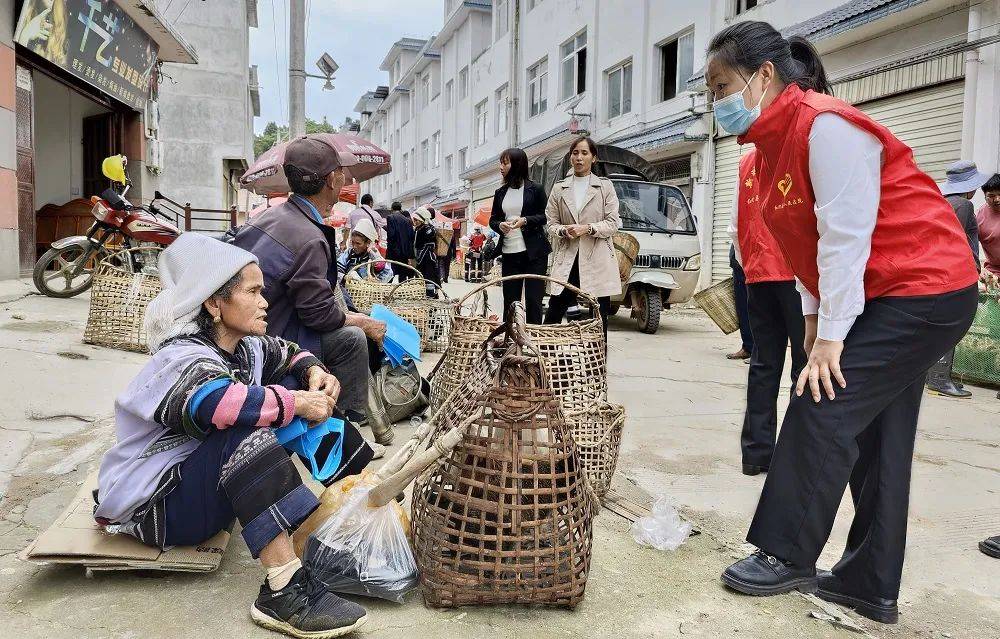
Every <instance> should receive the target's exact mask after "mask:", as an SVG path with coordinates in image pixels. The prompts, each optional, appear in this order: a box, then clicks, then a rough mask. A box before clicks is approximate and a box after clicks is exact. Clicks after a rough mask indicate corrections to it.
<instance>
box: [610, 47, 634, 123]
mask: <svg viewBox="0 0 1000 639" xmlns="http://www.w3.org/2000/svg"><path fill="white" fill-rule="evenodd" d="M631 112H632V61H631V60H629V61H628V62H626V63H625V64H622V65H620V66H617V67H615V68H613V69H611V70H610V71H608V119H609V120H610V119H611V118H617V117H618V116H619V115H624V114H626V113H631Z"/></svg>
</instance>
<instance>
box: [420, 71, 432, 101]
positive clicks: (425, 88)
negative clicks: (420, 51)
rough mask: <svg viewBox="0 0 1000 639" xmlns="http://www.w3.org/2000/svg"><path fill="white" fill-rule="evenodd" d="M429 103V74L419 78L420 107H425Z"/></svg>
mask: <svg viewBox="0 0 1000 639" xmlns="http://www.w3.org/2000/svg"><path fill="white" fill-rule="evenodd" d="M430 101H431V74H430V73H425V74H424V75H423V76H421V77H420V106H427V105H428V104H429V103H430Z"/></svg>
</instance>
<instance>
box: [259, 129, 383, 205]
mask: <svg viewBox="0 0 1000 639" xmlns="http://www.w3.org/2000/svg"><path fill="white" fill-rule="evenodd" d="M309 137H311V138H315V139H318V140H322V141H323V142H325V143H327V144H329V145H330V146H331V147H332V148H333V149H334V150H335V151H336V152H337V154H338V155H339V156H340V157H341V160H342V162H343V163H344V164H345V165H351V166H346V167H345V168H344V173H345V174H346V175H347V177H348V178H349V179H351V178H353V179H354V180H356V181H358V182H363V181H365V180H368V179H371V178H373V177H376V176H378V175H384V174H386V173H389V172H390V171H392V164H391V163H390V160H391V156H390V155H389V154H388V153H386V152H385V151H383V150H382V149H380V148H379V147H377V146H375V145H374V144H372V143H371V142H369V141H368V140H366V139H364V138H362V137H360V136H358V135H354V134H353V133H313V134H311V135H309ZM287 147H288V142H284V143H282V144H277V145H275V146H273V147H271V148H270V149H268V150H267V151H265V152H264V153H262V154H261V156H260V157H259V158H257V160H256V161H255V162H254V163H253V165H252V166H251V167H250V168H249V169H247V171H246V173H244V174H243V177H241V178H240V184H242V185H243V186H245V187H247V188H250V189H253V190H254V191H257V192H273V191H288V180H287V179H286V178H285V171H284V169H283V168H282V165H283V164H284V162H285V149H286V148H287Z"/></svg>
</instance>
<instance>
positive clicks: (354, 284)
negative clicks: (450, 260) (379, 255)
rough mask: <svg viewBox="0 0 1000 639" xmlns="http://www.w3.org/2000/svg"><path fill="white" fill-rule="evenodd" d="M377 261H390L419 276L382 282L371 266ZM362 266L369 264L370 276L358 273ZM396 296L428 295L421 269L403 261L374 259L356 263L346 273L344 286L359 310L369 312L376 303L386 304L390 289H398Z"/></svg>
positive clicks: (412, 297)
mask: <svg viewBox="0 0 1000 639" xmlns="http://www.w3.org/2000/svg"><path fill="white" fill-rule="evenodd" d="M377 262H388V263H389V264H392V265H393V267H396V266H401V267H403V268H405V269H409V270H411V271H413V272H414V273H416V274H417V277H415V278H411V279H408V280H406V281H405V282H403V283H401V284H394V283H392V282H380V281H379V280H378V279H377V278H376V277H375V274H374V273H373V272H372V271H373V269H372V268H371V266H372V265H373V264H376V263H377ZM362 266H368V267H369V268H368V276H367V277H361V276H360V275H359V274H358V269H360V268H361V267H362ZM397 286H398V290H396V293H395V297H396V299H397V300H402V299H409V300H419V299H423V298H424V297H426V296H427V292H426V289H425V287H424V280H423V277H422V276H421V274H420V271H418V270H417V269H415V268H413V267H412V266H410V265H409V264H403V263H402V262H394V261H392V260H372V261H369V262H362V263H361V264H355V265H354V266H353V267H351V268H350V270H348V271H347V273H345V274H344V287H345V288H346V289H347V293H348V294H349V295H350V296H351V302H352V303H353V304H354V308H356V309H358V311H359V312H361V313H365V314H366V315H367V314H368V313H371V312H372V307H373V306H375V305H376V304H385V298H386V296H388V295H389V291H392V290H393V289H396V287H397Z"/></svg>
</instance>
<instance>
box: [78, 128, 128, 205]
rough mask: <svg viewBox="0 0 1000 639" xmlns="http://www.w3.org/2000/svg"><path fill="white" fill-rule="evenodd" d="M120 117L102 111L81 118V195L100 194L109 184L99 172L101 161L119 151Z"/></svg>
mask: <svg viewBox="0 0 1000 639" xmlns="http://www.w3.org/2000/svg"><path fill="white" fill-rule="evenodd" d="M119 120H120V118H119V117H118V114H117V113H102V114H100V115H91V116H88V117H85V118H83V167H82V169H83V196H84V197H85V198H86V197H90V196H92V195H100V194H101V193H102V192H103V191H104V190H105V189H107V188H108V187H110V186H111V180H109V179H108V178H106V177H104V174H103V173H102V172H101V163H102V162H103V161H104V158H106V157H108V156H109V155H115V154H117V153H121V148H122V145H121V130H122V127H121V125H120V123H119Z"/></svg>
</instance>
